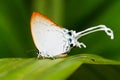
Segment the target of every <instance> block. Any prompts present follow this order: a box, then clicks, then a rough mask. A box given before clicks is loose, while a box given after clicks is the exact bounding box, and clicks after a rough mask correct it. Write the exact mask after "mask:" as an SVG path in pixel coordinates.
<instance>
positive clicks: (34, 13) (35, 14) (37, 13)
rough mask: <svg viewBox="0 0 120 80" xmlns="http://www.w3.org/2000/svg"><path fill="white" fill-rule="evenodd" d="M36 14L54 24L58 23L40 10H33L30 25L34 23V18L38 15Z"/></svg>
mask: <svg viewBox="0 0 120 80" xmlns="http://www.w3.org/2000/svg"><path fill="white" fill-rule="evenodd" d="M36 16H39V17H40V18H42V19H44V20H46V21H48V22H50V23H52V24H53V25H56V26H57V24H56V23H54V22H53V21H52V20H51V19H49V18H47V17H46V16H44V15H43V14H41V13H39V12H33V13H32V16H31V21H30V25H32V20H33V19H34V18H35V17H36Z"/></svg>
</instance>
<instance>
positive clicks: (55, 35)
mask: <svg viewBox="0 0 120 80" xmlns="http://www.w3.org/2000/svg"><path fill="white" fill-rule="evenodd" d="M31 32H32V37H33V40H34V43H35V45H36V47H37V48H38V50H39V51H40V52H42V53H43V56H46V55H50V56H56V55H59V54H61V53H65V52H66V50H65V46H66V45H67V40H66V39H65V36H64V35H65V32H64V30H63V28H60V27H58V26H57V25H56V24H55V23H54V22H52V21H51V20H50V19H48V18H47V17H45V16H43V15H42V14H40V13H38V12H34V13H33V14H32V17H31Z"/></svg>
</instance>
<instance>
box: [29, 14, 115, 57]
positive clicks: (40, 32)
mask: <svg viewBox="0 0 120 80" xmlns="http://www.w3.org/2000/svg"><path fill="white" fill-rule="evenodd" d="M102 30H103V31H105V32H106V34H107V35H108V36H110V37H111V39H114V35H113V31H112V30H111V29H110V28H107V27H106V26H105V25H98V26H95V27H91V28H88V29H86V30H84V31H81V32H78V33H77V32H76V31H74V30H68V29H65V28H61V27H59V26H58V25H56V24H55V23H54V22H53V21H51V20H50V19H49V18H47V17H45V16H43V15H42V14H40V13H38V12H33V14H32V17H31V33H32V37H33V41H34V43H35V45H36V47H37V49H38V50H39V52H38V58H39V57H40V56H42V57H48V58H50V57H51V58H53V57H64V56H66V55H67V52H69V51H70V50H71V48H73V47H75V46H77V47H79V48H82V47H84V48H86V45H85V44H84V43H82V42H78V39H79V38H81V37H82V36H85V35H87V34H90V33H93V32H96V31H102Z"/></svg>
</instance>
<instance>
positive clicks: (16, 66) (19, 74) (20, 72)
mask: <svg viewBox="0 0 120 80" xmlns="http://www.w3.org/2000/svg"><path fill="white" fill-rule="evenodd" d="M82 64H83V65H84V66H82ZM85 64H87V65H89V67H86V66H85ZM90 64H91V65H92V66H93V65H94V66H93V67H92V68H95V69H97V67H98V65H99V67H102V65H105V66H107V67H109V66H110V65H112V66H114V65H115V66H116V67H118V66H117V65H120V62H117V61H112V60H108V59H104V58H102V57H99V56H96V55H91V54H80V55H74V56H69V57H66V58H59V59H55V60H52V59H40V60H37V59H35V58H3V59H0V66H1V67H0V80H9V79H10V80H65V79H67V78H69V79H73V78H74V76H75V75H74V72H75V71H76V70H77V69H79V68H84V67H85V68H86V69H87V71H88V73H90V72H89V71H90V70H92V71H93V72H95V70H94V69H91V65H90ZM109 69H111V72H114V73H110V74H111V75H113V74H117V73H118V72H117V71H116V70H114V69H113V68H112V67H109ZM83 70H84V69H80V70H79V72H77V73H79V74H77V78H76V79H78V78H82V77H80V76H82V74H81V73H80V72H81V71H83ZM118 70H120V68H118ZM103 71H104V72H106V68H103ZM101 72H102V71H99V72H97V71H96V72H95V73H94V74H100V73H101ZM75 73H76V72H75ZM108 73H109V72H108ZM71 75H72V76H71ZM90 75H92V77H94V78H95V77H96V75H93V74H90ZM102 75H103V76H104V77H106V78H108V79H109V77H108V75H109V74H102ZM117 76H118V75H117ZM84 78H86V79H88V78H87V77H84ZM97 78H98V79H99V78H101V75H97ZM89 79H90V78H89ZM91 79H92V78H91Z"/></svg>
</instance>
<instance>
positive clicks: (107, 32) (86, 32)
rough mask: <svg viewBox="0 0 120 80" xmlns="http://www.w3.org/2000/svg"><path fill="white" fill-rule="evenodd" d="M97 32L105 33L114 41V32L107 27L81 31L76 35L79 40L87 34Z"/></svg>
mask: <svg viewBox="0 0 120 80" xmlns="http://www.w3.org/2000/svg"><path fill="white" fill-rule="evenodd" d="M97 31H105V33H106V34H107V35H108V36H110V37H111V39H114V34H113V31H112V30H111V29H110V28H107V27H106V26H105V25H98V26H95V27H91V28H88V29H86V30H83V31H80V32H78V33H76V39H79V38H80V37H82V36H85V35H87V34H90V33H93V32H97Z"/></svg>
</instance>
